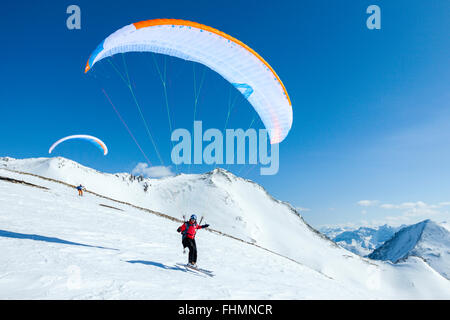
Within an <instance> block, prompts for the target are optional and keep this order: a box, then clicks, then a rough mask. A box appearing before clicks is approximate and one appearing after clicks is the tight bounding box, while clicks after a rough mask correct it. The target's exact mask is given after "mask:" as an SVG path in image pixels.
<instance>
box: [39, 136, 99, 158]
mask: <svg viewBox="0 0 450 320" xmlns="http://www.w3.org/2000/svg"><path fill="white" fill-rule="evenodd" d="M72 139H82V140H87V141H89V142H91V143H93V144H94V145H96V146H97V147H98V148H99V149H100V150H101V151H102V152H103V154H104V155H105V156H106V155H107V154H108V148H107V147H106V144H105V143H104V142H103V141H102V140H100V139H99V138H96V137H93V136H89V135H86V134H76V135H72V136H68V137H64V138H62V139H59V140H58V141H56V142H55V143H54V144H52V145H51V147H50V149H49V150H48V153H52V152H53V149H55V148H56V147H57V146H58V145H59V144H61V143H63V142H64V141H67V140H72Z"/></svg>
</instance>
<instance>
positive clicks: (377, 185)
mask: <svg viewBox="0 0 450 320" xmlns="http://www.w3.org/2000/svg"><path fill="white" fill-rule="evenodd" d="M71 4H76V5H78V6H79V7H80V8H81V30H68V29H67V28H66V19H67V17H68V15H67V14H66V8H67V6H69V5H71ZM371 4H377V5H378V6H380V8H381V30H368V29H367V27H366V19H367V17H368V15H367V14H366V13H365V11H366V8H367V7H368V6H369V5H371ZM2 12H3V13H4V14H2V19H1V20H0V25H1V28H0V33H1V38H2V50H1V51H0V58H1V60H2V61H4V63H3V70H2V71H3V72H2V75H3V76H2V80H1V86H0V98H1V100H0V101H1V104H0V108H1V115H2V116H1V126H0V134H1V137H2V139H0V155H2V156H11V157H15V158H25V157H42V156H48V154H47V150H48V148H49V146H50V145H51V144H52V143H53V142H54V141H56V140H57V139H59V138H61V137H63V136H66V135H70V134H78V133H84V134H91V135H94V136H97V137H99V138H101V139H102V140H103V141H105V142H106V144H107V145H108V148H109V150H110V153H109V154H108V156H106V157H104V156H102V155H101V153H99V152H98V151H97V149H96V148H95V147H94V146H90V145H89V144H86V143H83V142H74V143H71V144H65V145H61V146H59V147H58V149H57V150H56V153H55V155H59V156H63V157H66V158H70V159H73V160H75V161H77V162H80V163H82V164H84V165H87V166H90V167H94V168H96V169H98V170H102V171H107V172H124V171H126V172H131V171H132V170H133V168H135V167H136V165H137V164H138V163H142V162H145V161H146V160H145V158H144V157H143V156H142V154H141V152H140V151H139V149H138V148H137V147H136V145H135V144H134V142H133V140H132V139H131V138H130V136H129V135H128V133H127V131H126V129H125V127H124V126H123V125H122V123H121V122H120V120H119V118H118V117H117V116H116V114H115V112H114V110H113V109H112V107H111V106H110V105H109V103H108V101H107V100H106V98H105V96H104V95H103V93H102V88H103V89H105V90H106V92H107V93H108V95H109V96H110V97H111V99H112V101H113V103H114V105H115V106H116V107H117V109H118V110H119V112H120V113H121V115H122V116H123V118H124V119H125V121H126V123H127V124H128V126H129V127H130V129H131V130H132V132H133V134H134V136H135V137H136V139H137V140H138V141H139V144H140V145H141V147H142V148H143V150H144V151H145V153H146V154H147V155H148V157H149V159H150V160H151V161H152V164H154V165H160V163H159V161H158V159H157V157H156V156H155V154H154V151H153V147H152V145H151V143H150V141H149V139H148V137H147V135H146V132H145V128H144V127H143V125H142V121H141V119H140V118H139V115H138V112H137V109H136V106H135V104H134V102H133V99H132V96H131V95H130V92H129V91H128V89H127V87H126V86H125V85H124V84H123V82H122V80H121V79H120V77H119V76H118V75H117V74H116V73H115V71H114V69H113V68H112V67H111V66H110V65H109V64H108V63H106V62H105V63H103V62H101V63H99V64H98V65H96V66H95V67H94V69H93V70H92V71H93V72H92V73H91V72H90V74H88V75H86V74H84V73H83V71H84V66H85V63H86V60H87V58H88V57H89V55H90V53H91V52H92V51H93V50H94V49H95V47H96V46H97V45H98V43H99V42H100V41H102V40H103V39H104V38H105V37H106V36H108V35H109V34H111V33H112V32H114V31H115V30H117V29H119V28H120V27H122V26H124V25H127V24H130V23H132V22H137V21H141V20H148V19H154V18H179V19H186V20H192V21H196V22H199V23H202V24H206V25H210V26H212V27H215V28H217V29H219V30H221V31H224V32H226V33H228V34H230V35H232V36H234V37H236V38H238V39H240V40H241V41H243V42H244V43H246V44H247V45H249V46H250V47H251V48H253V49H254V50H255V51H257V52H258V53H259V54H260V55H261V56H263V57H264V58H265V59H266V60H267V61H268V62H269V63H270V65H271V66H272V67H273V68H274V69H275V70H276V72H277V74H278V75H279V76H280V78H281V80H282V81H283V83H284V85H285V86H286V89H287V91H288V93H289V95H290V98H291V101H292V105H293V110H294V123H293V127H292V130H291V132H290V133H289V135H288V137H287V138H286V139H285V140H284V141H283V142H282V144H281V145H280V170H279V173H278V174H277V175H274V176H260V175H259V170H258V169H257V168H254V167H251V166H245V167H243V166H237V165H236V166H225V168H226V169H228V170H230V171H232V172H234V173H236V174H240V175H242V176H244V177H245V178H249V179H252V180H255V181H256V182H258V183H260V184H261V185H263V186H264V187H265V188H266V189H267V190H268V191H269V192H270V193H271V194H273V195H274V196H275V197H276V198H278V199H281V200H285V201H288V202H290V203H291V204H293V205H294V206H297V207H301V208H306V209H307V210H305V211H304V212H303V215H304V217H305V219H306V220H307V221H308V222H309V223H311V224H312V225H314V226H319V225H325V224H329V225H331V224H344V223H355V224H359V223H364V224H366V223H367V224H370V223H382V222H389V223H392V224H396V223H405V222H406V223H410V222H415V221H418V220H421V219H425V218H432V219H433V218H434V219H436V220H444V219H448V215H449V214H448V208H449V206H448V203H447V202H449V201H450V196H449V194H450V192H449V191H450V171H449V169H448V166H449V163H450V149H449V148H448V146H449V144H450V133H449V129H448V123H449V120H450V110H449V101H450V93H449V92H450V91H449V87H448V84H449V83H450V62H449V59H448V52H449V51H450V41H449V39H450V37H449V32H448V30H450V25H449V24H450V20H449V19H448V13H449V12H450V3H449V2H448V1H445V0H442V1H432V2H426V1H322V0H319V1H270V2H269V1H245V2H244V1H226V2H224V1H220V2H219V1H189V2H188V1H151V0H147V1H135V0H127V1H75V2H73V1H70V2H69V1H39V2H31V1H29V2H27V3H26V2H14V3H13V2H9V3H5V4H3V5H2ZM124 58H125V61H126V64H127V68H128V71H129V74H130V78H131V81H132V83H133V86H134V90H135V94H136V97H137V99H138V101H139V103H140V105H141V107H142V109H143V113H144V116H145V118H146V120H147V121H148V122H149V123H150V127H151V130H152V133H153V134H154V136H155V137H156V140H157V145H158V148H159V151H160V153H161V155H162V157H163V160H164V162H165V163H164V164H165V165H166V166H170V165H171V164H170V149H171V144H170V140H169V130H168V122H167V114H166V110H165V102H164V101H165V100H164V95H163V92H164V91H163V90H162V84H161V81H160V79H159V76H158V73H157V71H156V67H155V64H154V62H153V60H152V56H151V55H150V54H145V53H136V54H126V55H125V56H124ZM156 58H157V62H158V66H159V67H160V68H162V67H163V66H164V64H165V65H166V70H167V82H168V87H167V94H168V99H169V107H170V110H171V111H172V122H173V125H174V127H187V126H189V125H190V124H191V123H192V121H191V120H190V119H192V115H193V105H194V103H193V94H194V93H193V92H194V91H193V87H194V84H195V85H196V86H197V87H198V86H199V84H200V82H201V79H202V78H203V77H204V82H203V87H202V91H201V93H200V95H199V104H198V109H197V115H198V118H200V119H201V120H202V121H203V123H204V125H205V126H207V127H213V128H221V127H222V126H224V124H225V119H226V114H227V110H228V105H229V101H234V99H236V101H237V103H236V107H235V108H234V109H233V112H232V113H231V116H230V121H229V124H228V127H230V128H231V127H233V128H239V127H242V128H246V127H247V126H248V125H249V124H250V123H251V122H252V120H253V119H255V122H254V127H255V128H262V124H261V122H260V121H259V119H258V118H257V117H256V118H255V112H254V111H253V109H252V108H251V106H250V104H248V102H246V101H245V100H244V99H243V98H242V97H241V96H240V95H239V93H238V92H237V91H236V90H234V89H233V88H232V87H231V86H230V84H228V83H227V82H226V81H225V80H224V79H222V78H221V77H220V76H219V75H217V74H215V73H214V72H212V71H211V70H207V69H206V68H205V67H203V66H201V65H198V64H194V63H191V62H185V61H181V60H178V59H176V58H164V57H162V56H157V57H156ZM112 61H113V62H114V63H115V64H116V65H117V66H118V68H119V69H120V70H121V71H125V69H124V65H123V60H122V57H121V56H115V57H113V58H112ZM194 72H195V75H196V80H195V81H194ZM211 169H212V167H209V166H203V165H197V166H191V167H190V168H187V167H182V168H175V166H173V165H172V166H171V170H173V171H176V172H187V171H190V172H195V173H199V172H205V171H208V170H211ZM362 200H367V201H365V202H364V201H363V202H361V201H362ZM368 200H370V201H368Z"/></svg>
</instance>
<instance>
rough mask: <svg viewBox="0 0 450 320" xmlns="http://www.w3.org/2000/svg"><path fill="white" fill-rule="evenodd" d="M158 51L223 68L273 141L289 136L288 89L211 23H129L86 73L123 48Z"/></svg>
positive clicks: (261, 61)
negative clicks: (206, 24) (211, 25)
mask: <svg viewBox="0 0 450 320" xmlns="http://www.w3.org/2000/svg"><path fill="white" fill-rule="evenodd" d="M142 51H144V52H145V51H147V52H153V53H159V54H165V55H169V56H174V57H177V58H181V59H184V60H188V61H194V62H198V63H201V64H203V65H205V66H207V67H209V68H210V69H212V70H214V71H215V72H217V73H219V74H220V75H221V76H222V77H224V78H225V79H226V80H227V81H228V82H230V83H231V84H232V85H233V86H234V87H235V88H236V89H237V90H239V91H240V92H241V93H242V94H243V95H244V97H245V98H246V99H247V100H248V101H249V102H250V104H251V105H252V106H253V108H254V109H255V110H256V112H257V113H258V115H259V117H260V118H261V120H262V122H263V123H264V126H265V127H266V129H267V131H268V133H269V137H270V142H271V144H277V143H280V142H281V141H283V139H284V138H286V136H287V135H288V132H289V130H290V129H291V126H292V120H293V115H292V106H291V101H290V99H289V96H288V94H287V91H286V88H285V87H284V85H283V83H282V82H281V80H280V78H279V77H278V75H277V74H276V73H275V71H274V70H273V69H272V67H271V66H270V65H269V64H268V63H267V62H266V61H265V60H264V59H263V58H262V57H261V56H260V55H259V54H258V53H256V52H255V51H254V50H252V49H251V48H250V47H248V46H247V45H245V44H244V43H242V42H241V41H239V40H237V39H235V38H233V37H231V36H229V35H227V34H225V33H223V32H221V31H219V30H217V29H214V28H211V27H208V26H205V25H202V24H199V23H195V22H191V21H186V20H178V19H155V20H148V21H141V22H137V23H133V24H130V25H127V26H125V27H123V28H121V29H119V30H117V31H116V32H114V33H113V34H111V35H110V36H108V37H107V38H106V39H105V40H103V41H102V42H101V43H100V44H99V45H98V47H97V48H96V49H95V50H94V52H93V53H92V54H91V56H90V57H89V60H88V62H87V64H86V68H85V72H88V71H89V70H90V69H91V68H92V67H93V66H94V64H95V63H97V62H98V61H100V60H102V59H104V58H107V57H110V56H112V55H114V54H117V53H125V52H142Z"/></svg>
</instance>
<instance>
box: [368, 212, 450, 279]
mask: <svg viewBox="0 0 450 320" xmlns="http://www.w3.org/2000/svg"><path fill="white" fill-rule="evenodd" d="M411 256H415V257H420V258H422V259H423V260H424V261H426V263H428V264H429V265H430V266H431V267H432V268H433V269H434V270H436V271H437V272H439V273H440V274H442V275H443V276H444V277H446V278H447V279H450V232H449V231H448V230H447V229H446V228H444V227H442V226H440V225H438V224H437V223H435V222H433V221H431V220H425V221H422V222H419V223H417V224H414V225H411V226H409V227H405V228H403V229H401V230H400V231H399V232H397V233H396V234H395V236H394V237H393V238H392V239H390V240H389V241H387V242H386V243H385V244H384V245H382V246H381V247H380V248H378V249H377V250H375V251H374V252H373V253H371V254H370V255H369V257H370V258H371V259H376V260H389V261H392V262H394V263H397V262H398V261H400V260H404V259H407V258H408V257H411Z"/></svg>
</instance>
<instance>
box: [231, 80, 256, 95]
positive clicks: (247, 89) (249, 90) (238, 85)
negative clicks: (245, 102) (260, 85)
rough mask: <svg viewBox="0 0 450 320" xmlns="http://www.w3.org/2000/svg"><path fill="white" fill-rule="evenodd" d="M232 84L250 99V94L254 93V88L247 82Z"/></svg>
mask: <svg viewBox="0 0 450 320" xmlns="http://www.w3.org/2000/svg"><path fill="white" fill-rule="evenodd" d="M231 84H232V85H233V86H234V87H235V88H236V89H238V90H239V91H240V92H241V93H242V94H243V95H244V97H245V99H248V97H250V95H251V94H252V93H253V88H252V87H250V86H249V85H248V84H246V83H231Z"/></svg>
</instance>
